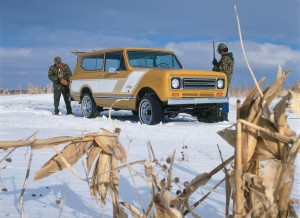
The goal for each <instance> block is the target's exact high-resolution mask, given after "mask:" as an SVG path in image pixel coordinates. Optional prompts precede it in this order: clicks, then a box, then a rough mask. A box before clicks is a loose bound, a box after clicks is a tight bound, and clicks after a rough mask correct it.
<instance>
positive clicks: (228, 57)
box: [212, 43, 234, 121]
mask: <svg viewBox="0 0 300 218" xmlns="http://www.w3.org/2000/svg"><path fill="white" fill-rule="evenodd" d="M217 51H218V53H219V54H220V55H221V59H220V61H219V62H218V61H217V60H216V58H215V57H214V59H213V61H212V64H213V65H214V67H213V69H212V70H213V71H218V72H224V73H225V74H226V76H227V83H228V85H227V92H226V97H228V90H229V86H230V82H231V77H232V74H233V66H234V58H233V54H232V53H231V52H228V47H227V45H226V44H224V43H221V44H219V45H218V49H217ZM228 112H229V103H222V111H221V121H228Z"/></svg>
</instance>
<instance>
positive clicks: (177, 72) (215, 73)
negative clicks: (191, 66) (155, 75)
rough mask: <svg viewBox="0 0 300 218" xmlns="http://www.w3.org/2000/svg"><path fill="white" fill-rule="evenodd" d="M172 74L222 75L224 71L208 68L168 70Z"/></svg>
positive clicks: (188, 75)
mask: <svg viewBox="0 0 300 218" xmlns="http://www.w3.org/2000/svg"><path fill="white" fill-rule="evenodd" d="M169 72H170V74H171V75H172V76H180V77H223V76H224V73H221V72H216V71H210V70H187V69H181V70H169Z"/></svg>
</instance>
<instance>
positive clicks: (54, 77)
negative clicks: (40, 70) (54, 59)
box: [48, 66, 59, 84]
mask: <svg viewBox="0 0 300 218" xmlns="http://www.w3.org/2000/svg"><path fill="white" fill-rule="evenodd" d="M48 78H49V79H50V80H51V81H52V82H53V83H54V84H57V83H59V79H58V77H57V75H56V73H55V69H54V68H53V67H52V66H51V67H50V68H49V71H48Z"/></svg>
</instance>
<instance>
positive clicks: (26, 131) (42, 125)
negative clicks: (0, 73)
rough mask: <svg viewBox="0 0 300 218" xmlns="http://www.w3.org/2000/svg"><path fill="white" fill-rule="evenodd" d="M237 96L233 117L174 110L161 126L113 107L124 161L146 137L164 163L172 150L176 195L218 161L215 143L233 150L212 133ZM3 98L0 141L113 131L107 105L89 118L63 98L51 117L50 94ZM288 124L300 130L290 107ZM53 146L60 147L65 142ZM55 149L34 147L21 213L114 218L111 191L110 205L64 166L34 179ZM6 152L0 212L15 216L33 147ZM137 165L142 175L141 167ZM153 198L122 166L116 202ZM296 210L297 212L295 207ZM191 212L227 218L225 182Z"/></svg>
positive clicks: (141, 149) (0, 167)
mask: <svg viewBox="0 0 300 218" xmlns="http://www.w3.org/2000/svg"><path fill="white" fill-rule="evenodd" d="M236 100H237V99H235V98H231V99H230V113H229V120H230V122H227V123H222V122H221V123H214V124H206V123H201V122H198V121H197V119H196V118H195V117H192V116H190V115H187V114H179V116H178V117H176V118H170V119H165V120H164V121H163V123H161V124H158V125H155V126H147V125H142V124H140V123H139V122H138V119H137V118H136V117H134V116H133V115H132V113H131V112H130V111H113V112H112V121H113V123H114V125H115V126H116V127H119V128H121V134H120V141H121V143H122V144H123V146H124V147H125V149H126V150H127V151H128V159H127V161H128V162H133V161H138V160H145V159H146V160H147V159H148V156H149V155H148V148H147V142H148V141H150V143H151V145H152V146H153V150H154V152H155V155H156V158H157V159H158V160H159V161H160V162H161V164H165V163H166V158H167V157H169V156H171V155H172V154H173V152H174V150H176V155H175V163H174V166H173V177H179V179H180V182H179V184H178V185H176V184H174V185H173V188H172V192H173V193H175V192H176V191H177V190H178V189H182V188H183V183H184V182H185V181H190V180H191V179H193V178H194V177H195V176H196V175H198V174H200V173H204V172H210V171H211V170H212V169H214V168H215V167H216V166H218V165H219V164H220V163H221V159H220V155H219V151H218V147H217V145H219V147H220V150H221V151H222V157H223V159H224V160H226V159H227V158H229V157H230V156H232V155H233V153H234V150H233V148H232V147H231V146H230V145H228V144H227V143H226V142H225V141H224V140H223V139H222V138H221V137H220V136H219V135H218V134H217V131H219V130H222V129H224V128H226V127H228V126H231V125H232V124H233V123H234V121H235V117H236V109H235V106H236ZM0 103H1V104H0V125H1V126H0V137H1V140H2V141H12V140H24V139H26V138H28V137H30V136H31V135H32V134H34V133H36V136H35V137H36V138H38V139H46V138H51V137H57V136H75V137H76V136H80V135H81V134H87V133H91V132H99V131H101V130H100V128H105V129H108V130H110V131H112V130H113V125H112V123H111V122H110V121H109V119H108V111H105V112H102V113H101V116H100V117H98V118H95V119H86V118H83V117H82V115H81V112H80V105H78V104H77V103H76V102H72V108H73V113H74V116H66V115H65V114H66V110H65V107H64V103H63V101H62V100H61V103H60V108H61V112H62V115H61V116H55V115H53V96H52V94H40V95H9V96H0ZM288 122H289V124H290V126H291V127H292V129H293V130H295V131H296V132H297V134H299V133H300V123H299V118H297V117H296V115H295V114H293V113H291V112H290V111H289V112H288ZM37 131H38V132H37ZM58 148H59V149H62V148H63V146H59V147H58ZM8 152H9V150H0V160H1V159H2V158H3V157H4V156H5V155H6V154H7V153H8ZM53 155H55V152H54V151H53V150H52V149H42V150H34V151H33V159H32V165H31V168H30V175H29V179H28V183H27V187H26V190H25V193H24V213H25V217H112V204H111V200H110V197H109V195H108V198H107V204H106V205H105V206H103V205H100V204H99V203H97V202H96V201H95V200H94V199H93V198H92V197H91V196H90V194H89V189H88V185H87V183H86V182H84V181H82V180H80V179H78V178H77V177H76V176H74V175H73V174H72V172H71V171H70V170H68V169H67V170H64V171H62V172H58V173H55V174H53V175H51V176H49V177H46V178H44V179H42V180H40V181H33V177H34V173H35V172H36V171H37V170H38V169H40V167H41V166H42V165H43V164H44V163H45V162H46V161H47V160H49V159H50V158H51V157H52V156H53ZM9 157H10V158H11V159H12V162H7V161H2V162H1V163H0V217H20V214H21V209H20V194H21V191H22V187H23V183H24V180H25V176H26V171H27V168H28V161H29V158H30V150H29V149H28V148H27V147H23V148H18V149H16V150H15V151H14V152H13V153H12V154H11V155H10V156H9ZM183 157H184V160H182V158H183ZM84 160H85V158H84V157H83V158H82V161H81V160H80V161H78V163H77V164H76V165H75V166H74V169H75V170H76V171H77V172H78V173H79V175H80V176H81V178H86V174H85V165H84ZM299 163H300V159H299V157H297V160H296V177H295V184H294V188H293V193H292V197H294V198H299V184H300V172H299ZM135 168H136V169H137V170H138V171H140V172H142V173H143V167H142V166H135ZM156 171H157V172H158V173H159V176H160V177H163V176H164V173H163V172H162V171H161V170H160V169H159V168H156ZM223 177H224V173H223V172H222V171H221V172H219V173H217V174H216V175H214V176H213V177H212V178H211V180H210V181H209V182H208V184H207V185H205V186H203V187H201V188H200V189H198V190H197V192H196V193H194V194H193V195H192V197H191V198H190V204H193V203H195V202H196V201H197V200H199V199H200V198H201V197H203V195H205V194H206V193H207V192H208V191H209V190H210V189H211V188H212V187H213V186H214V185H215V184H217V183H218V182H219V181H220V180H221V179H222V178H223ZM135 187H137V188H135ZM5 189H7V191H5ZM150 198H151V196H150V195H149V188H148V185H147V184H146V182H145V181H144V180H142V179H141V178H140V177H139V176H138V175H135V174H133V176H131V175H130V172H129V171H128V170H127V169H123V170H121V172H120V201H126V202H128V203H130V204H132V205H134V206H135V207H136V208H138V209H139V210H140V211H142V207H143V208H147V207H148V204H149V203H150ZM139 199H141V201H142V203H140V200H139ZM59 201H60V203H59ZM231 203H232V202H231ZM141 205H142V206H141ZM297 211H298V214H299V208H297ZM194 212H195V213H196V214H198V215H200V216H201V217H224V216H225V215H224V213H225V186H224V183H223V184H222V185H221V186H219V187H218V188H217V189H216V190H215V192H213V193H212V194H211V195H210V196H209V197H208V198H207V199H206V200H205V201H204V202H203V203H201V204H200V205H199V206H198V207H196V208H195V209H194ZM187 217H189V215H188V216H187ZM190 217H191V215H190Z"/></svg>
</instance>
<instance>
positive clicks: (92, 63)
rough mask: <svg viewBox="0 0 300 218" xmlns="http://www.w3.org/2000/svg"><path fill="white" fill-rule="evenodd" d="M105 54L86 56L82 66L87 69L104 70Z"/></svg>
mask: <svg viewBox="0 0 300 218" xmlns="http://www.w3.org/2000/svg"><path fill="white" fill-rule="evenodd" d="M103 57H104V56H103V55H97V56H90V57H84V58H83V59H82V62H81V67H82V68H83V69H85V70H102V68H103Z"/></svg>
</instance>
